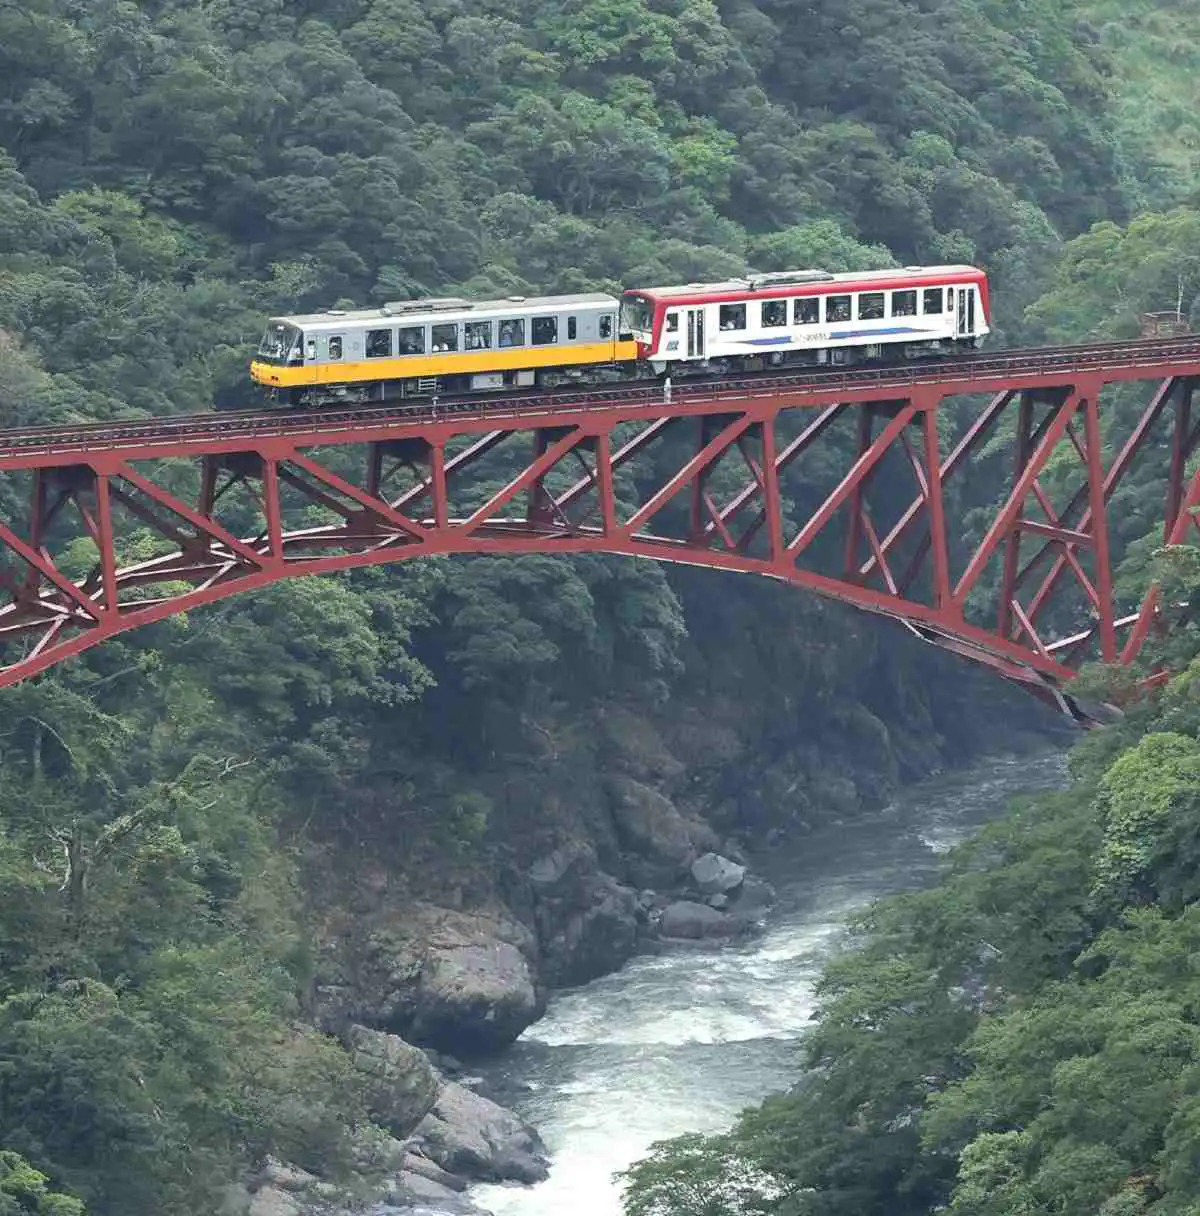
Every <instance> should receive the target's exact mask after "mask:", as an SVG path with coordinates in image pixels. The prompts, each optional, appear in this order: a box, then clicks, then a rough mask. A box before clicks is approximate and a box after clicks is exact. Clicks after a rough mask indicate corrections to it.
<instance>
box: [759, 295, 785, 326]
mask: <svg viewBox="0 0 1200 1216" xmlns="http://www.w3.org/2000/svg"><path fill="white" fill-rule="evenodd" d="M761 316H762V324H763V328H764V329H777V328H778V327H779V326H780V325H786V324H787V301H786V300H766V301H764V303H763V306H762V313H761Z"/></svg>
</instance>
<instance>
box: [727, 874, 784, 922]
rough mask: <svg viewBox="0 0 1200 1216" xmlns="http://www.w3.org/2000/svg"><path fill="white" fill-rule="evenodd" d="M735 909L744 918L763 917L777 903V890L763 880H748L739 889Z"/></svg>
mask: <svg viewBox="0 0 1200 1216" xmlns="http://www.w3.org/2000/svg"><path fill="white" fill-rule="evenodd" d="M735 900H736V902H735V904H734V909H735V910H736V911H737V912H738V914H739V915H742V916H753V917H758V916H761V915H762V914H763V913H764V912H765V911H766V910H767V909H768V908H769V907H770V906H771V905H772V904H773V903H774V902H775V888H774V887H773V886H771V884H770V883H769V882H767V881H766V880H765V879H762V878H747V879H746V880H745V881H744V882H743V883H742V885H741V886H740V887H738V889H737V893H736V895H735Z"/></svg>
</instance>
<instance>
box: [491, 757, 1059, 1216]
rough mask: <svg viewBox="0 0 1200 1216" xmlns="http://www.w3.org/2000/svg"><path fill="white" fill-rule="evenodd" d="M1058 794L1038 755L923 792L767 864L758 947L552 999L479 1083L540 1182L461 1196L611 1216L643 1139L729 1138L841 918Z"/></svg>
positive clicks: (784, 1079) (684, 955) (775, 1067)
mask: <svg viewBox="0 0 1200 1216" xmlns="http://www.w3.org/2000/svg"><path fill="white" fill-rule="evenodd" d="M1064 780H1065V763H1064V760H1063V758H1062V756H1060V755H1058V754H1049V755H1043V756H1039V757H1036V758H1030V757H1027V756H1026V757H1021V758H1017V759H1009V760H1001V761H995V762H989V763H986V764H982V765H979V766H978V767H976V768H974V769H972V770H969V771H967V772H963V773H957V774H954V775H951V776H943V777H940V778H937V779H933V780H930V781H927V782H924V783H921V784H920V785H918V786H916V787H915V788H910V789H909V790H907V791H906V792H905V793H904V794H903V795H902V796H901V797H899V798H898V799H896V800H895V801H894V802H892V803H890V804H889V805H888V806H887V807H886V808H884V809H882V810H880V811H879V812H877V813H875V814H872V815H870V816H867V817H864V818H863V819H862V820H860V821H859V822H858V823H856V824H854V825H852V826H830V827H828V828H825V829H822V830H820V831H817V832H814V833H813V834H812V835H811V836H810V837H809V838H808V839H807V840H806V841H805V842H804V844H803V846H802V847H799V848H797V847H795V846H793V847H791V848H789V849H787V850H785V851H783V852H781V853H779V854H777V855H775V856H774V857H773V858H771V860H770V861H769V863H768V864H767V869H766V874H767V877H768V878H770V879H771V880H772V881H773V882H774V883H775V885H776V886H777V887H778V890H779V901H778V904H777V905H776V907H775V908H774V909H772V911H771V913H770V915H769V918H768V923H767V927H766V931H765V933H764V934H763V935H762V936H761V937H759V938H757V939H755V940H753V941H750V942H746V943H744V944H740V945H734V946H729V947H727V948H725V949H723V950H721V951H720V952H719V953H716V954H714V953H712V952H710V951H703V952H697V951H695V950H672V951H669V952H666V953H663V954H660V955H656V956H649V957H643V958H639V959H637V960H635V961H634V962H632V963H630V964H629V965H628V966H626V967H624V968H623V969H622V970H621V971H619V972H617V973H615V974H613V975H610V976H607V977H605V978H603V979H600V980H597V981H595V982H594V983H591V984H588V985H586V986H584V987H581V988H577V989H574V990H572V991H569V992H562V993H558V994H556V995H555V996H554V997H552V998H551V1001H550V1004H549V1008H548V1010H547V1012H546V1015H545V1016H544V1017H543V1018H541V1019H540V1020H539V1021H538V1022H537V1023H535V1024H534V1025H533V1026H531V1027H530V1028H529V1029H528V1030H527V1031H525V1033H524V1034H523V1035H522V1036H521V1038H520V1039H519V1040H518V1042H517V1043H516V1044H515V1045H514V1046H513V1047H512V1048H510V1049H509V1050H508V1051H506V1052H504V1053H503V1054H502V1055H501V1056H500V1057H499V1058H498V1059H497V1060H495V1061H494V1062H492V1063H490V1064H489V1065H488V1066H487V1067H485V1068H483V1069H481V1070H480V1072H481V1074H482V1076H483V1079H484V1082H485V1085H486V1087H487V1088H488V1089H489V1091H490V1092H492V1093H493V1094H494V1095H495V1096H497V1097H498V1098H500V1099H501V1100H502V1101H505V1102H507V1103H509V1104H510V1105H511V1107H512V1108H513V1109H514V1110H515V1111H516V1112H517V1113H518V1114H519V1115H521V1116H523V1117H524V1118H526V1119H527V1120H529V1121H530V1122H531V1123H532V1124H533V1125H535V1126H536V1127H537V1128H538V1130H539V1132H540V1133H541V1135H542V1137H543V1139H544V1140H545V1142H546V1145H547V1147H548V1149H549V1152H550V1174H549V1177H548V1178H547V1179H546V1180H545V1181H544V1182H542V1183H540V1184H538V1185H536V1186H534V1187H532V1188H524V1187H520V1188H515V1187H512V1186H481V1187H477V1188H473V1189H472V1191H471V1192H470V1198H471V1199H472V1200H473V1201H474V1202H475V1203H477V1204H478V1205H479V1206H480V1207H481V1208H483V1209H485V1210H487V1211H490V1212H492V1213H495V1216H558V1214H560V1213H562V1212H565V1211H570V1212H571V1213H572V1214H573V1216H619V1214H620V1211H621V1208H620V1198H619V1189H618V1186H617V1185H616V1184H615V1183H614V1181H613V1179H612V1174H613V1172H614V1171H616V1170H619V1169H622V1168H624V1167H625V1166H627V1165H629V1164H631V1163H632V1162H633V1161H635V1160H637V1159H638V1158H639V1157H641V1156H643V1155H644V1153H645V1151H646V1149H647V1148H648V1147H649V1145H650V1144H651V1143H652V1142H653V1141H656V1140H661V1139H666V1138H668V1137H670V1136H674V1135H679V1134H681V1133H683V1132H686V1131H701V1132H709V1131H715V1130H717V1129H719V1128H722V1127H725V1126H728V1124H729V1123H730V1122H731V1121H732V1119H733V1117H734V1116H735V1114H736V1113H737V1112H738V1111H739V1110H740V1109H742V1108H743V1107H745V1106H747V1105H749V1104H751V1103H753V1102H755V1101H758V1100H759V1099H761V1098H762V1097H763V1096H765V1095H766V1094H767V1093H769V1092H771V1091H774V1090H777V1089H779V1088H781V1087H782V1086H784V1085H786V1084H787V1083H788V1081H789V1080H790V1079H791V1078H794V1077H795V1076H797V1075H798V1071H797V1070H798V1059H797V1051H796V1040H797V1039H798V1038H799V1037H800V1036H801V1035H803V1033H804V1025H805V1022H806V1021H807V1020H808V1017H809V1015H810V1014H811V1012H812V1010H813V985H814V982H815V981H816V979H817V977H818V975H819V972H820V967H821V963H822V960H823V959H824V958H825V957H826V956H827V955H828V953H829V952H830V950H832V949H834V948H835V947H836V945H837V942H838V939H839V935H840V933H841V930H842V928H843V926H844V924H845V921H846V919H847V917H848V916H849V915H851V914H852V913H853V912H854V911H855V910H856V909H858V908H861V907H862V906H863V905H864V904H866V903H867V902H869V901H870V900H871V899H873V898H875V897H877V896H879V895H882V894H885V893H887V892H891V891H896V890H900V889H903V888H907V887H911V886H916V885H920V884H924V883H925V882H927V881H929V880H930V879H931V878H932V876H933V874H934V872H935V870H936V864H937V856H938V854H939V853H941V852H944V851H945V850H946V849H947V848H949V847H950V846H951V845H953V844H954V843H956V842H958V841H959V840H961V839H963V838H964V837H965V836H966V835H967V834H969V833H970V832H971V831H972V830H973V829H975V828H976V827H977V826H978V825H980V824H982V823H983V822H985V821H987V820H988V819H991V818H994V817H995V816H996V815H997V814H998V813H1000V812H1001V811H1002V810H1003V809H1004V806H1005V804H1006V802H1007V800H1008V799H1009V798H1010V797H1012V796H1013V795H1015V794H1016V793H1019V792H1023V791H1028V790H1033V789H1041V788H1048V787H1053V786H1058V785H1060V784H1062V783H1063V782H1064Z"/></svg>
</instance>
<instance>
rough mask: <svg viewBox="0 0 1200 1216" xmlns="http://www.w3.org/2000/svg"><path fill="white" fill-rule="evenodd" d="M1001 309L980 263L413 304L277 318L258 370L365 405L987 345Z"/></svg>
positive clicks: (300, 391) (276, 383)
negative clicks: (994, 310) (996, 309)
mask: <svg viewBox="0 0 1200 1216" xmlns="http://www.w3.org/2000/svg"><path fill="white" fill-rule="evenodd" d="M989 318H990V301H989V297H988V280H987V275H986V274H985V273H984V271H982V270H980V269H978V268H977V267H974V266H906V267H903V268H902V269H891V270H872V271H864V272H859V273H852V274H831V273H829V272H828V271H824V270H794V271H785V272H781V273H776V274H761V275H753V274H752V275H747V277H745V278H741V279H729V280H727V281H724V282H719V283H687V284H683V285H675V286H668V287H653V288H635V289H629V290H626V291H624V292H623V293H622V294H621V296H620V297H617V296H613V295H607V294H604V293H587V294H578V295H562V296H534V297H525V296H518V295H513V296H508V297H507V298H505V299H501V300H483V301H476V302H472V301H469V300H466V299H460V298H458V297H443V298H437V299H423V300H403V301H398V302H394V303H389V304H384V305H382V306H381V307H378V308H370V309H356V310H353V311H346V310H341V309H330V310H329V311H327V312H321V313H310V314H306V315H303V316H288V317H272V318H270V320H269V321H268V323H267V328H266V332H265V334H264V336H263V339H262V343H261V344H260V346H259V348H258V352H257V354H256V355H255V356H254V358H253V359H252V361H251V364H250V375H251V378H252V379H253V380H254V382H255V383H256V384H258V385H259V386H261V388H262V389H264V390H265V391H266V392H267V394H268V396H269V397H270V398H271V399H272V400H273V401H275V402H277V403H280V404H283V405H287V406H290V407H294V408H311V407H315V406H325V405H337V404H365V403H369V402H372V401H377V402H383V401H392V400H403V399H405V398H431V397H437V396H438V395H439V394H487V393H502V392H505V391H511V390H519V389H533V388H556V387H560V386H563V385H569V384H579V385H584V384H603V383H606V382H614V381H627V380H652V379H660V380H661V379H666V378H668V377H686V376H710V377H711V376H728V375H736V374H740V373H744V372H754V371H764V370H767V369H769V368H774V367H785V366H795V367H814V368H816V367H823V366H830V365H833V366H848V365H855V364H862V363H879V362H896V361H904V360H910V359H916V358H927V357H931V356H944V355H952V354H954V353H956V352H961V351H964V350H968V349H974V348H976V347H977V346H978V345H979V344H980V342H981V341H982V340H983V339H984V338H985V337H986V336H987V334H988V332H989Z"/></svg>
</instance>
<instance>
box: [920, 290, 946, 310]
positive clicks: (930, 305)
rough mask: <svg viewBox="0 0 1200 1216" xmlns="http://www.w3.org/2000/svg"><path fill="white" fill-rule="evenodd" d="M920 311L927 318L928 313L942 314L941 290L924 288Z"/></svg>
mask: <svg viewBox="0 0 1200 1216" xmlns="http://www.w3.org/2000/svg"><path fill="white" fill-rule="evenodd" d="M921 297H922V298H921V311H922V312H923V313H924V314H925V315H926V316H929V315H930V313H936V312H942V311H943V309H942V289H941V288H940V287H926V288H925V290H924V291H923V292H922V293H921Z"/></svg>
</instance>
